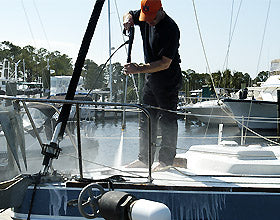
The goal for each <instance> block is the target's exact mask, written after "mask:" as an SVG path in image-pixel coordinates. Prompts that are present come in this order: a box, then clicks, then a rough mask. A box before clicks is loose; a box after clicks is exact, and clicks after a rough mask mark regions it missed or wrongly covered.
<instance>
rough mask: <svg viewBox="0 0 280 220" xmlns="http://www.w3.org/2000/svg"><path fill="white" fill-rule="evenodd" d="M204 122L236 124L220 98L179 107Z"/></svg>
mask: <svg viewBox="0 0 280 220" xmlns="http://www.w3.org/2000/svg"><path fill="white" fill-rule="evenodd" d="M180 109H181V110H184V111H185V112H190V115H192V116H194V117H195V118H197V119H198V120H199V121H201V122H203V123H205V124H215V125H217V124H224V125H236V121H235V120H234V119H233V117H232V116H233V114H232V113H231V111H230V110H229V108H228V107H227V106H226V105H225V104H224V103H223V102H222V100H217V99H214V100H208V101H201V102H197V103H195V104H187V105H185V106H181V107H180Z"/></svg>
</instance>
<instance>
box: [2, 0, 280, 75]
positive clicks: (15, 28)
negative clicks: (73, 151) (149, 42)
mask: <svg viewBox="0 0 280 220" xmlns="http://www.w3.org/2000/svg"><path fill="white" fill-rule="evenodd" d="M140 2H141V1H140V0H106V1H105V4H104V6H103V10H102V13H101V16H100V19H99V22H98V24H97V27H96V30H95V34H94V36H93V40H92V42H91V46H90V49H89V52H88V55H87V58H88V59H91V60H93V61H94V62H96V63H97V64H99V65H100V64H103V63H105V61H106V60H107V59H108V57H109V25H108V23H109V22H108V17H109V16H108V11H109V10H108V6H109V3H110V23H111V46H112V47H114V48H117V47H118V46H119V45H121V44H122V43H123V39H124V36H123V35H122V16H123V14H124V13H126V12H127V11H129V10H136V9H139V8H140ZM0 3H1V8H0V10H1V12H0V29H1V31H0V42H3V41H10V42H12V43H13V44H15V45H18V46H26V45H32V46H34V47H36V48H41V47H43V48H46V49H47V50H49V51H55V50H57V51H60V52H61V53H62V54H67V55H68V56H69V57H71V58H73V63H75V61H76V58H77V54H78V51H79V48H80V45H81V42H82V39H83V35H84V33H85V30H86V27H87V24H88V21H89V18H90V16H91V13H92V10H93V7H94V4H95V0H0ZM194 3H195V9H196V12H197V19H198V23H199V28H200V31H201V37H202V42H203V45H204V48H205V54H206V58H207V61H208V63H209V66H208V67H207V62H206V59H205V56H204V53H203V49H202V48H203V47H202V43H201V40H200V35H199V31H198V26H197V22H196V17H195V13H194V6H193V0H162V5H163V9H164V10H165V11H166V13H167V14H168V15H169V16H170V17H172V18H173V19H174V20H175V22H176V23H177V24H178V26H179V29H180V33H181V38H180V48H179V53H180V56H181V60H182V63H181V67H182V70H187V69H192V70H194V71H196V72H199V73H205V72H208V73H209V69H210V72H215V71H218V70H224V69H225V68H228V69H230V70H232V71H240V72H243V73H249V74H250V75H251V77H253V78H254V77H255V76H256V75H257V73H258V72H260V71H267V70H269V69H270V62H271V61H272V60H274V59H280V44H279V42H280V40H279V36H280V29H279V27H280V14H279V9H280V1H279V0H246V1H243V0H211V1H210V0H195V1H194ZM269 6H270V7H269ZM239 8H240V10H239ZM268 9H269V10H268ZM238 12H239V13H238ZM231 15H232V16H231ZM265 24H266V25H265ZM233 27H234V28H233ZM233 30H234V31H233ZM125 39H127V38H125ZM229 42H230V47H228V45H229ZM228 48H229V53H228V55H229V56H228V62H225V60H226V54H227V51H228ZM113 51H114V50H112V52H113ZM112 62H113V63H114V62H120V63H122V64H125V62H126V50H125V49H121V50H120V51H119V52H117V53H116V55H115V56H114V57H113V58H112ZM132 62H137V63H140V62H144V56H143V49H142V40H141V37H140V32H139V28H136V32H135V40H134V44H133V49H132Z"/></svg>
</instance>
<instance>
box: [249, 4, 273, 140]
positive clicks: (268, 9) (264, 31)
mask: <svg viewBox="0 0 280 220" xmlns="http://www.w3.org/2000/svg"><path fill="white" fill-rule="evenodd" d="M270 6H271V0H269V2H268V8H267V13H266V20H265V24H264V30H263V35H262V42H261V48H260V52H259V58H258V64H257V71H256V74H258V72H259V66H260V60H261V55H262V50H263V44H264V38H265V34H266V28H267V23H268V17H269V12H270ZM252 104H253V100H251V102H250V109H249V112H248V121H247V126H246V127H245V128H246V131H245V138H246V135H247V131H248V129H247V127H248V123H249V118H250V115H251V110H252Z"/></svg>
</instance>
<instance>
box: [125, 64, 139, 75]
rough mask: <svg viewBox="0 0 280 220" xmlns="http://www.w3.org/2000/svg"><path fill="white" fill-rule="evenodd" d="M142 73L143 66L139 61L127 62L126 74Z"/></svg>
mask: <svg viewBox="0 0 280 220" xmlns="http://www.w3.org/2000/svg"><path fill="white" fill-rule="evenodd" d="M136 73H141V67H140V66H139V65H138V64H137V63H127V64H125V65H124V74H125V75H129V74H136Z"/></svg>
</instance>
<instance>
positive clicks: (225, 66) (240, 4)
mask: <svg viewBox="0 0 280 220" xmlns="http://www.w3.org/2000/svg"><path fill="white" fill-rule="evenodd" d="M233 2H234V0H233ZM242 2H243V0H241V1H240V3H239V7H238V11H237V15H236V18H235V22H234V25H233V28H232V18H231V23H230V33H229V42H228V47H227V52H226V57H225V61H224V64H223V70H225V69H227V66H228V58H229V51H230V46H231V43H232V38H233V34H234V31H235V28H236V24H237V21H238V17H239V13H240V9H241V6H242ZM231 14H232V15H231V16H233V6H232V12H231Z"/></svg>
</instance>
